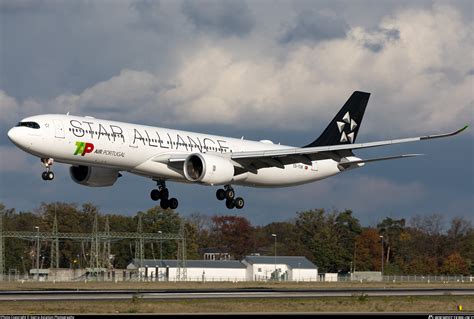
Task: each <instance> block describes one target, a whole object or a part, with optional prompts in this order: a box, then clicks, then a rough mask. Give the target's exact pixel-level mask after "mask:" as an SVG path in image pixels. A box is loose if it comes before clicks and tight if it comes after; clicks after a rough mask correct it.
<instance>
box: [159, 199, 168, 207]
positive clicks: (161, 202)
mask: <svg viewBox="0 0 474 319" xmlns="http://www.w3.org/2000/svg"><path fill="white" fill-rule="evenodd" d="M160 207H161V208H163V209H168V208H169V207H170V201H169V200H167V199H162V200H161V201H160Z"/></svg>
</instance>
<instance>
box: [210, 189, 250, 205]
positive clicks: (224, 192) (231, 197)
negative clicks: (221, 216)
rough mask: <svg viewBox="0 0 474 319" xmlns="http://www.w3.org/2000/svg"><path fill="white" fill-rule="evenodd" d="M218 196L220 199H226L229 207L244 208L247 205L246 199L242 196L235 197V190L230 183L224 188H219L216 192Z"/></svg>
mask: <svg viewBox="0 0 474 319" xmlns="http://www.w3.org/2000/svg"><path fill="white" fill-rule="evenodd" d="M216 197H217V199H218V200H224V199H225V206H226V207H227V208H228V209H232V208H234V207H235V208H237V209H242V208H243V207H244V205H245V202H244V199H243V198H242V197H237V198H235V191H234V189H233V188H232V186H230V185H225V186H224V188H223V189H222V188H219V189H218V190H217V192H216Z"/></svg>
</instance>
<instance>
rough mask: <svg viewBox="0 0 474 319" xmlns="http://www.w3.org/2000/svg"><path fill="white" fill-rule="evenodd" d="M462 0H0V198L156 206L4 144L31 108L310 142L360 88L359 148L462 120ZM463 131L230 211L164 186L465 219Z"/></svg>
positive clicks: (467, 35) (293, 206) (275, 214)
mask: <svg viewBox="0 0 474 319" xmlns="http://www.w3.org/2000/svg"><path fill="white" fill-rule="evenodd" d="M473 11H474V9H473V2H472V1H469V0H467V1H423V0H420V1H403V0H402V1H400V0H398V1H332V0H331V1H314V0H313V1H171V0H170V1H149V0H137V1H125V0H121V1H112V0H107V1H106V0H102V1H49V0H43V1H41V0H35V1H33V0H31V1H30V0H14V1H13V0H12V1H10V0H0V201H1V202H3V203H4V204H6V205H7V207H15V208H17V209H19V210H31V209H34V208H36V207H38V206H39V204H40V203H41V202H42V201H45V202H50V201H67V202H75V203H79V204H81V203H83V202H86V201H91V202H93V203H95V204H97V205H99V206H100V207H101V209H102V210H103V211H104V212H115V213H121V214H134V213H135V212H137V211H139V210H143V209H147V208H149V207H151V206H153V205H154V204H155V203H154V202H152V201H151V200H150V199H149V191H150V190H151V189H152V187H153V186H154V185H153V183H152V182H151V181H150V180H147V179H145V178H142V177H136V176H132V175H130V174H125V175H124V177H123V178H121V179H120V180H119V181H118V182H117V184H116V185H114V186H113V187H111V188H103V189H97V188H87V187H83V186H80V185H77V184H74V182H73V181H72V180H71V179H70V177H69V174H68V167H67V166H65V165H60V164H58V165H56V166H55V167H54V171H55V173H56V179H55V180H54V182H53V183H44V182H43V181H42V180H41V176H40V175H41V172H42V168H41V165H40V163H39V160H38V159H37V158H34V157H32V156H30V155H28V154H26V153H23V152H22V151H20V150H18V149H16V148H15V147H14V146H13V145H12V144H11V143H10V141H9V140H8V138H7V137H6V132H7V131H8V129H9V128H10V127H11V126H13V125H15V123H16V122H18V121H19V120H20V119H22V118H23V117H26V116H29V115H35V114H41V113H51V112H55V113H66V112H70V113H71V114H76V115H90V116H94V117H98V118H105V119H113V120H118V121H128V122H134V123H143V124H149V125H155V126H164V127H173V128H179V129H186V130H194V131H199V132H208V133H216V134H222V135H228V136H233V137H241V136H245V137H246V138H247V139H256V140H260V139H271V140H273V141H274V142H281V143H282V144H289V145H305V144H307V143H309V142H311V141H312V140H314V139H315V138H316V137H317V136H318V135H319V134H320V133H321V131H322V130H323V129H324V128H325V126H326V125H327V123H328V122H329V121H330V120H331V119H332V117H333V116H334V115H335V113H336V112H337V111H338V110H339V108H340V107H341V106H342V104H343V103H344V102H345V101H346V99H347V98H348V97H349V95H350V94H351V93H352V92H353V91H354V90H363V91H367V92H371V93H372V95H371V99H370V101H369V105H368V108H367V111H366V115H365V117H364V122H363V124H362V128H361V130H360V131H359V136H358V141H373V140H378V139H389V138H390V139H391V138H399V137H408V136H416V135H419V134H436V133H442V132H446V131H451V130H454V129H457V128H460V127H462V126H463V125H465V124H471V125H473V124H474V113H473V112H474V103H473V98H474V93H473V90H474V87H473V76H474V19H473ZM473 137H474V133H473V128H472V127H471V128H470V129H469V130H468V131H467V132H465V133H464V134H462V135H461V136H457V137H454V138H452V139H445V140H435V141H429V142H425V143H416V144H413V145H402V146H395V147H390V148H381V149H376V150H366V151H359V152H357V155H359V156H361V157H364V156H366V157H370V156H384V155H390V154H402V153H412V152H414V153H424V154H427V156H424V157H422V158H416V159H406V160H400V161H392V162H381V163H375V164H371V165H367V166H366V167H365V168H363V169H361V170H357V171H352V172H347V173H345V174H341V175H339V176H337V177H333V178H331V179H328V180H325V181H321V182H318V183H314V184H309V185H304V186H299V187H294V188H284V189H271V190H267V189H257V190H254V189H246V188H237V193H238V194H239V195H242V196H243V197H244V198H245V199H246V207H245V208H244V209H243V210H240V211H237V210H233V211H228V210H227V209H225V207H223V206H224V205H223V204H222V203H221V202H218V201H217V200H216V199H215V188H212V187H202V186H194V185H192V186H185V185H180V184H169V188H170V191H171V193H172V194H173V195H174V196H176V197H177V198H178V199H179V200H180V207H179V209H178V210H179V211H180V212H181V213H182V214H184V215H189V214H191V213H193V212H201V213H205V214H227V213H229V212H231V213H232V214H237V215H242V216H245V217H248V218H249V219H250V220H251V221H252V222H253V223H255V224H265V223H268V222H271V221H278V220H284V219H287V218H289V217H293V216H294V214H295V212H297V211H302V210H305V209H311V208H319V207H323V208H327V209H334V208H335V209H346V208H351V209H353V211H354V214H355V215H356V217H358V218H359V219H360V220H361V221H362V222H363V223H364V224H365V225H373V224H375V223H377V222H378V221H380V220H381V219H382V218H383V217H385V216H391V217H392V218H402V217H403V218H409V217H410V216H413V215H415V214H421V215H424V214H432V213H441V214H443V215H444V216H446V220H449V219H450V218H451V217H452V216H464V217H466V218H468V219H470V220H471V221H474V209H473V207H474V199H473V194H474V159H473V153H474V142H473Z"/></svg>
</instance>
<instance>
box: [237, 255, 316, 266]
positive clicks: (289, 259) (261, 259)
mask: <svg viewBox="0 0 474 319" xmlns="http://www.w3.org/2000/svg"><path fill="white" fill-rule="evenodd" d="M244 260H245V261H246V262H248V263H249V264H272V265H273V264H274V263H275V262H276V263H277V264H285V265H288V266H290V267H291V268H304V269H317V268H318V267H316V265H315V264H313V263H312V262H310V261H309V260H308V259H307V258H306V257H303V256H276V261H275V257H274V256H247V257H245V258H244Z"/></svg>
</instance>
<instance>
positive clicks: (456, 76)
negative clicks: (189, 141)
mask: <svg viewBox="0 0 474 319" xmlns="http://www.w3.org/2000/svg"><path fill="white" fill-rule="evenodd" d="M473 31H474V30H473V24H472V23H470V24H466V23H463V20H462V18H461V16H460V13H459V12H458V11H457V10H456V9H455V8H453V7H451V6H448V5H434V6H433V7H432V8H431V9H430V10H421V9H417V10H414V9H407V10H403V11H399V12H397V13H395V14H394V15H391V16H386V17H385V18H384V19H382V21H381V22H380V23H379V26H378V27H377V28H376V29H364V28H362V27H352V28H351V29H350V30H349V31H348V32H347V35H346V37H344V38H340V39H333V40H328V41H320V42H317V43H313V44H311V43H309V44H308V43H307V42H304V43H296V44H294V45H292V46H289V47H285V46H281V47H278V48H277V49H276V52H272V51H268V52H266V51H264V50H263V51H262V52H261V54H260V56H255V55H251V56H246V55H245V54H242V53H241V52H236V51H233V50H232V49H230V48H226V47H224V46H219V45H218V43H212V42H211V43H208V44H206V45H203V46H200V47H198V48H197V50H196V51H195V52H191V53H189V54H187V55H186V57H185V58H184V59H183V62H182V64H181V66H180V67H178V69H177V70H176V71H175V73H174V76H172V77H171V78H166V79H163V78H161V77H160V75H159V74H155V73H153V72H150V71H137V70H130V69H123V70H122V71H121V72H120V73H119V74H118V75H116V76H113V77H112V78H110V79H108V80H105V81H102V82H99V83H97V84H95V85H93V86H91V87H90V88H87V89H85V90H84V91H82V93H80V94H77V95H72V94H65V95H61V96H58V97H57V98H55V99H53V100H52V101H46V102H41V101H29V103H30V104H31V105H29V106H27V105H26V104H27V103H26V102H23V103H18V102H16V101H14V100H13V101H12V100H11V98H9V97H8V96H6V95H5V93H4V92H2V94H3V95H0V98H1V100H0V108H1V110H2V112H3V109H4V108H6V106H2V105H3V104H5V105H9V106H8V107H9V108H12V107H13V108H15V107H16V108H21V109H22V111H21V112H20V113H23V114H24V113H25V110H28V111H29V110H31V109H34V110H38V111H39V110H40V109H41V108H38V107H34V106H38V105H42V107H43V111H45V110H48V111H58V112H60V113H65V112H67V111H71V112H74V113H76V114H84V115H95V116H103V117H111V118H114V119H123V120H130V121H138V122H140V121H149V119H150V118H154V119H157V121H159V122H160V123H166V124H176V123H179V124H212V123H215V122H219V123H222V124H229V125H235V126H238V127H280V128H290V129H295V128H296V129H309V128H312V127H313V126H315V124H316V125H318V126H323V125H325V124H326V123H327V122H328V121H329V120H330V119H331V118H332V116H333V115H334V114H335V113H336V112H337V110H338V108H339V107H340V106H342V104H343V103H344V102H345V100H346V99H347V98H348V96H349V95H350V93H351V92H352V91H353V90H357V89H360V90H366V91H370V92H372V93H373V95H372V99H371V102H369V107H368V110H367V114H370V117H369V116H366V119H367V118H368V117H369V118H370V121H368V120H366V121H365V123H364V131H365V132H369V133H370V132H372V133H373V132H379V133H378V134H387V135H392V136H393V134H391V131H399V130H401V131H405V132H411V133H414V132H423V133H425V132H438V131H443V130H447V129H452V128H454V127H457V126H459V125H461V124H464V123H465V122H466V119H467V118H472V110H473V94H472V92H473V82H472V81H473V78H472V77H473V76H472V74H469V70H471V69H472V68H473V66H472V59H469V52H472V50H473V49H474V45H473V37H472V34H473ZM241 41H245V39H242V40H241ZM274 48H275V47H274V46H272V49H274ZM278 50H279V51H278ZM282 53H283V55H282ZM281 56H284V58H282V57H281ZM117 113H120V114H117ZM157 121H155V123H156V122H157ZM380 132H384V133H380Z"/></svg>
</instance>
